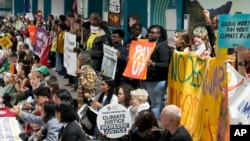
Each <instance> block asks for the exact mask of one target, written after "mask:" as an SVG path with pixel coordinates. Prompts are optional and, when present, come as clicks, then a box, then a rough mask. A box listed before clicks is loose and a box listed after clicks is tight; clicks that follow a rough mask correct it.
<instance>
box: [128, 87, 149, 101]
mask: <svg viewBox="0 0 250 141" xmlns="http://www.w3.org/2000/svg"><path fill="white" fill-rule="evenodd" d="M130 95H131V96H133V97H135V98H137V99H139V100H141V102H142V103H145V102H146V101H147V100H148V92H147V91H146V90H145V89H135V90H133V91H131V92H130Z"/></svg>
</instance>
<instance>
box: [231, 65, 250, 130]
mask: <svg viewBox="0 0 250 141" xmlns="http://www.w3.org/2000/svg"><path fill="white" fill-rule="evenodd" d="M227 71H228V86H227V89H228V105H229V114H230V124H231V125H238V124H243V125H248V124H250V81H249V80H247V79H246V78H245V77H243V76H241V75H240V74H239V73H238V72H237V71H236V70H235V68H234V67H233V66H231V65H230V64H228V65H227Z"/></svg>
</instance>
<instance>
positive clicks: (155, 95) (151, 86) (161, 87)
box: [140, 81, 166, 120]
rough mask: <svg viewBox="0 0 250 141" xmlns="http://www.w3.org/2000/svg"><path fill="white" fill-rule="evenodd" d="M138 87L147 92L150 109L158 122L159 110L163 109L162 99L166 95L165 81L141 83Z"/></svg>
mask: <svg viewBox="0 0 250 141" xmlns="http://www.w3.org/2000/svg"><path fill="white" fill-rule="evenodd" d="M140 87H141V88H142V89H145V90H147V92H148V94H149V98H150V100H151V109H152V111H153V113H154V115H155V117H156V118H157V119H158V120H160V115H161V110H162V107H163V99H164V95H165V94H166V81H157V82H149V81H141V82H140Z"/></svg>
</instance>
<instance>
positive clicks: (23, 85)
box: [11, 60, 31, 105]
mask: <svg viewBox="0 0 250 141" xmlns="http://www.w3.org/2000/svg"><path fill="white" fill-rule="evenodd" d="M30 69H31V68H30V65H29V63H28V62H27V61H26V60H19V62H18V64H17V66H16V70H17V74H16V75H15V76H14V81H15V89H16V90H17V92H16V93H14V94H13V96H12V98H11V104H12V105H16V104H17V103H18V102H19V101H21V100H24V99H26V98H27V97H28V95H26V91H27V89H31V86H30V82H29V77H28V74H29V73H30Z"/></svg>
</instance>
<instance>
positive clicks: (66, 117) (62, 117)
mask: <svg viewBox="0 0 250 141" xmlns="http://www.w3.org/2000/svg"><path fill="white" fill-rule="evenodd" d="M72 102H73V101H72ZM76 107H77V102H76V100H74V103H71V102H69V101H61V102H60V104H58V105H57V106H56V118H57V119H58V121H59V122H61V123H63V126H62V128H61V130H60V133H59V140H60V141H86V136H85V133H84V131H83V130H82V128H81V126H80V125H79V124H78V122H77V120H78V115H77V112H76V111H75V109H76Z"/></svg>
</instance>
